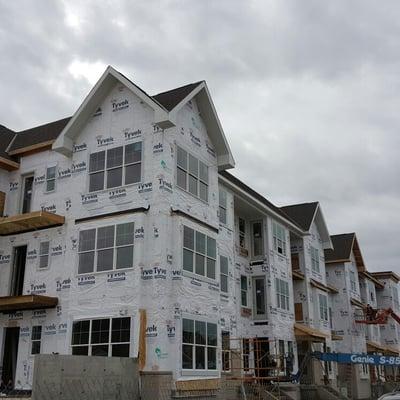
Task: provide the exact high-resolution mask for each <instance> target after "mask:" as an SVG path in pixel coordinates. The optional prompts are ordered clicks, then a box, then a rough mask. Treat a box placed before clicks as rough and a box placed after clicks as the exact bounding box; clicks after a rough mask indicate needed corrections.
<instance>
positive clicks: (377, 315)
mask: <svg viewBox="0 0 400 400" xmlns="http://www.w3.org/2000/svg"><path fill="white" fill-rule="evenodd" d="M389 317H392V318H393V319H394V320H395V321H396V322H397V323H398V324H400V317H399V316H398V315H397V314H396V313H395V312H394V311H393V310H392V309H391V308H387V309H380V310H375V309H373V308H372V307H371V306H367V307H366V308H365V310H364V315H363V319H356V321H355V322H356V323H357V324H367V325H385V324H387V322H388V318H389Z"/></svg>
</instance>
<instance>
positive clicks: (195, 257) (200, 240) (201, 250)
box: [183, 226, 217, 279]
mask: <svg viewBox="0 0 400 400" xmlns="http://www.w3.org/2000/svg"><path fill="white" fill-rule="evenodd" d="M216 259H217V247H216V241H215V239H213V238H211V237H209V236H207V235H205V234H204V233H201V232H197V231H195V230H194V229H191V228H189V227H187V226H184V227H183V269H184V270H185V271H188V272H193V273H195V274H197V275H201V276H206V277H207V278H211V279H215V264H216Z"/></svg>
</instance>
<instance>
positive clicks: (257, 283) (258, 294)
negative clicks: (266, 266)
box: [253, 276, 267, 320]
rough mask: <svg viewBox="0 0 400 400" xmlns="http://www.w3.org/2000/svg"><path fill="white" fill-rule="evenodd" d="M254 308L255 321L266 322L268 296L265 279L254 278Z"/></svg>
mask: <svg viewBox="0 0 400 400" xmlns="http://www.w3.org/2000/svg"><path fill="white" fill-rule="evenodd" d="M253 288H254V290H253V308H254V319H255V320H265V319H267V314H266V296H265V277H264V276H257V277H254V278H253Z"/></svg>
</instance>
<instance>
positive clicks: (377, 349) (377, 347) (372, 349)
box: [367, 340, 386, 353]
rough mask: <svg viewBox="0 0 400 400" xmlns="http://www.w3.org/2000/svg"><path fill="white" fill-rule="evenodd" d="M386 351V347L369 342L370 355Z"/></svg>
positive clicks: (368, 350)
mask: <svg viewBox="0 0 400 400" xmlns="http://www.w3.org/2000/svg"><path fill="white" fill-rule="evenodd" d="M385 351H386V347H385V346H383V345H381V344H379V343H376V342H373V341H372V340H367V352H368V353H377V352H378V353H384V352H385Z"/></svg>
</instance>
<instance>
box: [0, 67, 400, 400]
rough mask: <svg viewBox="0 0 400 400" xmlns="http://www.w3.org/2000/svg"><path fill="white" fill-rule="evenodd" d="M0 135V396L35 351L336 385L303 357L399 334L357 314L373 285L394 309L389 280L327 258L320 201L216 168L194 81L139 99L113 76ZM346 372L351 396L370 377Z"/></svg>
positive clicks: (351, 257) (198, 374) (338, 378)
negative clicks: (287, 200)
mask: <svg viewBox="0 0 400 400" xmlns="http://www.w3.org/2000/svg"><path fill="white" fill-rule="evenodd" d="M0 135H1V136H0V137H1V145H2V148H1V149H0V168H1V169H0V191H1V197H0V211H1V212H2V215H3V218H2V219H0V235H1V236H0V273H1V275H0V277H1V278H0V296H1V298H0V311H1V312H2V314H0V344H2V347H1V353H0V354H1V357H0V359H1V366H2V369H1V373H2V381H3V384H6V383H9V382H10V384H11V385H13V386H15V387H18V388H22V389H30V388H31V384H32V371H33V365H34V355H35V354H38V353H48V354H50V353H60V354H76V355H97V356H110V357H111V356H114V357H116V356H118V357H137V356H139V359H140V360H141V361H140V362H141V367H142V369H143V370H145V371H146V370H147V371H172V372H173V378H174V380H175V381H176V382H186V381H187V382H189V381H193V380H199V379H207V380H210V379H219V378H220V377H221V372H222V371H224V374H228V375H229V374H231V375H234V376H237V375H239V376H247V377H251V376H253V377H254V376H255V377H257V378H259V379H261V378H265V379H268V378H271V377H274V378H275V379H277V377H280V378H282V379H283V378H284V377H287V376H288V375H290V374H295V373H296V372H298V371H301V374H300V375H301V379H303V380H304V382H310V383H311V382H315V383H322V382H324V381H326V380H328V381H330V383H331V384H332V386H334V387H341V386H343V385H344V383H343V382H342V380H343V379H344V378H343V374H342V372H341V370H340V369H339V368H338V366H337V365H332V364H329V365H324V366H323V368H319V367H318V365H317V364H315V363H316V362H315V361H314V362H313V363H311V365H312V367H311V368H307V366H308V367H309V365H308V362H307V360H308V358H307V357H308V356H309V353H310V352H311V351H325V352H329V351H332V352H333V351H338V350H339V348H340V350H341V351H343V349H344V347H343V346H347V347H346V349H347V350H348V351H349V352H366V351H369V350H371V347H370V348H367V344H368V342H370V344H371V343H374V344H375V345H377V346H382V349H383V350H382V351H384V352H385V351H387V348H388V346H392V350H393V348H394V349H395V350H394V351H396V352H397V353H398V351H399V343H400V342H399V340H398V339H399V337H398V336H399V329H398V327H395V328H394V329H392V327H391V325H387V326H385V327H382V326H381V327H380V328H379V329H376V327H369V328H370V329H369V330H368V332H366V331H365V327H363V326H361V325H357V324H356V323H355V322H354V315H353V314H354V313H355V312H356V311H355V309H354V308H355V307H356V308H357V307H359V308H363V307H364V306H365V303H366V301H367V299H368V296H369V297H371V293H372V292H373V291H374V290H375V288H376V291H375V292H374V294H373V295H372V296H375V297H374V299H375V302H376V303H375V302H373V301H372V300H371V301H369V303H373V305H376V306H377V307H380V306H382V307H383V306H385V307H386V306H388V302H389V301H392V303H391V304H392V307H393V308H394V309H396V307H397V309H398V296H397V297H396V296H395V294H396V293H397V289H395V288H397V284H398V278H397V275H395V274H393V273H386V274H385V275H382V274H381V275H378V274H375V275H374V274H370V273H368V272H367V271H366V269H365V267H364V264H363V261H362V258H360V257H361V256H360V251H359V247H358V243H357V241H356V239H355V235H354V240H353V241H352V245H351V246H350V247H351V250H350V253H349V254H348V257H347V258H346V259H344V258H340V257H339V258H338V257H336V255H335V254H337V252H340V251H342V250H341V247H343V246H344V244H343V243H341V242H340V241H339V242H336V241H335V240H336V239H335V238H336V237H335V236H333V237H331V236H330V234H329V231H328V228H327V224H326V222H325V218H324V215H323V213H322V210H321V206H320V205H319V203H307V204H300V205H292V206H287V207H282V208H278V207H276V206H275V205H273V204H272V203H271V202H269V201H268V200H267V199H266V198H264V197H263V196H262V195H260V194H259V193H257V192H255V191H254V190H252V189H251V188H250V187H248V186H247V185H246V184H244V183H243V182H241V181H240V180H238V179H237V178H235V177H234V176H233V175H232V174H230V173H229V172H228V171H227V170H228V169H230V168H233V167H234V160H233V156H232V154H231V151H230V148H229V144H228V142H227V140H226V137H225V135H224V132H223V129H222V127H221V124H220V122H219V119H218V116H217V114H216V111H215V108H214V105H213V102H212V99H211V97H210V94H209V91H208V88H207V85H206V84H205V82H197V83H194V84H190V85H187V86H184V87H181V88H177V89H173V90H171V91H168V92H163V93H160V94H158V95H155V96H150V95H148V94H147V93H145V92H144V91H143V90H141V89H140V88H138V87H137V86H136V85H135V84H134V83H132V82H131V81H130V80H128V79H127V78H126V77H125V76H123V75H122V74H120V73H119V72H117V71H116V70H114V69H113V68H112V67H108V68H107V70H106V71H105V73H104V74H103V76H102V77H101V78H100V80H99V82H98V83H97V84H96V85H95V87H94V88H93V89H92V91H91V92H90V93H89V94H88V96H87V98H86V99H85V100H84V102H83V103H82V105H81V106H80V107H79V109H78V110H77V111H76V112H75V114H74V115H73V116H72V117H70V118H65V119H63V120H59V121H56V122H53V123H50V124H46V125H43V126H40V127H36V128H32V129H29V130H27V131H23V132H18V133H16V132H13V131H11V130H10V129H8V128H6V127H0ZM360 260H361V261H360ZM360 263H361V264H360ZM371 285H372V286H371ZM385 329H386V332H385ZM388 330H389V333H387V332H388ZM392 331H394V332H395V334H396V335H397V336H396V337H395V338H394V339H393V335H392ZM366 335H367V336H366ZM339 341H340V346H338V344H337V343H339ZM374 349H375V350H376V348H374ZM232 354H236V355H239V356H238V357H236V358H235V357H232ZM144 355H145V356H144ZM343 373H348V371H345V372H343ZM349 373H350V375H351V376H352V378H351V379H354V380H355V381H356V382H357V387H358V386H360V389H359V390H357V391H356V396H358V397H357V398H363V397H364V396H365V393H366V392H367V391H366V389H365V390H364V389H363V382H364V381H363V379H364V378H365V380H366V381H368V382H369V380H370V376H369V373H368V371H367V372H366V373H365V374H364V375H363V374H362V371H359V372H356V371H355V369H354V370H351V371H350V372H349ZM300 375H299V376H300Z"/></svg>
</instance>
